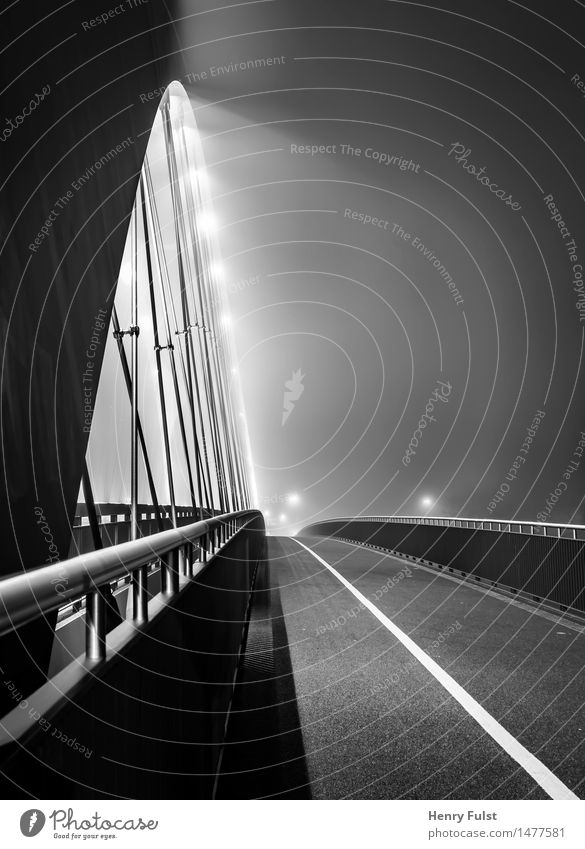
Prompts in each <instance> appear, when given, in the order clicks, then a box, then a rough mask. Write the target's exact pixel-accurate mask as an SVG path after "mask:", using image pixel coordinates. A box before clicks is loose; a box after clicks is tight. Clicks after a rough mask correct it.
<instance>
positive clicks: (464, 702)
mask: <svg viewBox="0 0 585 849" xmlns="http://www.w3.org/2000/svg"><path fill="white" fill-rule="evenodd" d="M291 539H292V540H293V542H296V543H297V544H298V545H300V546H301V547H302V548H304V549H305V550H306V551H308V552H309V554H312V555H313V557H314V558H315V560H318V561H319V563H321V564H322V565H323V566H325V568H326V569H328V570H329V571H330V572H331V573H332V574H333V575H335V577H336V578H337V580H338V581H341V583H342V584H343V586H344V587H346V588H347V589H348V590H349V591H350V592H351V593H353V595H354V596H355V597H356V598H357V599H358V600H359V601H361V603H362V604H363V605H364V607H367V609H368V610H369V611H370V613H373V614H374V616H375V617H376V619H378V621H379V622H381V623H382V625H384V626H385V627H386V628H387V629H388V630H389V631H390V632H391V633H392V634H394V636H395V637H396V638H397V639H398V640H400V642H401V643H402V645H403V646H404V647H405V648H406V649H408V651H409V652H410V653H411V654H412V655H414V657H416V659H417V660H418V661H419V663H421V664H422V665H423V666H424V667H425V669H427V670H428V671H429V672H430V673H431V675H433V676H434V677H435V678H436V679H437V681H438V682H439V684H441V685H442V686H443V687H444V688H445V690H447V692H448V693H449V695H451V696H452V697H453V698H454V699H455V701H457V702H459V704H460V705H461V707H462V708H463V709H464V710H466V711H467V713H468V714H469V715H470V716H471V717H472V718H473V719H474V720H475V721H476V722H477V723H478V724H479V725H481V727H482V728H483V729H484V731H485V732H486V733H487V734H489V735H490V737H491V738H492V739H493V740H495V741H496V743H497V744H498V745H499V746H501V747H502V749H504V751H505V752H507V754H509V755H510V757H511V758H513V759H514V760H515V761H516V763H518V764H520V766H521V767H522V769H524V770H526V772H527V773H528V774H529V775H530V776H532V778H533V779H534V780H535V781H536V783H537V784H539V785H540V786H541V787H542V789H543V790H544V791H545V792H546V793H548V795H549V796H550V797H551V799H575V800H577V801H579V797H578V796H576V795H575V794H574V793H573V791H572V790H570V789H569V788H568V787H567V786H566V784H563V782H562V781H561V780H560V779H559V778H557V776H556V775H555V774H554V773H553V772H551V771H550V769H549V768H548V767H546V766H545V765H544V764H543V763H542V762H541V761H539V760H538V758H537V757H535V756H534V755H533V754H532V753H531V752H529V751H528V749H525V748H524V746H523V745H522V743H519V742H518V740H516V738H515V737H513V736H512V735H511V734H510V733H509V732H508V731H506V729H505V728H504V727H503V726H502V725H500V723H499V722H498V721H497V720H496V719H494V717H493V716H492V715H491V714H489V713H488V712H487V710H485V708H483V707H482V706H481V705H480V704H479V702H476V701H475V699H474V698H473V697H472V696H470V695H469V693H468V692H467V691H466V690H464V689H463V687H461V686H460V685H459V684H458V683H457V681H455V680H454V679H453V678H451V676H450V675H449V674H448V673H447V672H445V670H444V669H442V668H441V667H440V666H439V664H438V663H436V662H435V661H434V660H433V659H432V658H431V657H429V655H428V654H427V653H426V652H424V651H423V650H422V649H421V648H420V647H419V646H417V644H416V643H415V642H414V640H411V639H410V637H408V636H407V635H406V634H405V633H404V631H401V630H400V628H398V627H397V626H396V625H395V624H394V623H393V622H392V620H390V619H388V617H387V616H385V615H384V614H383V613H382V611H381V610H378V608H377V607H376V605H375V604H372V602H371V601H370V600H369V599H367V598H366V596H365V595H362V593H360V591H359V590H356V588H355V587H354V586H353V584H351V583H350V582H349V581H348V580H346V579H345V578H344V577H343V575H341V574H340V573H339V572H338V571H337V569H334V568H333V566H330V565H329V563H327V562H326V561H325V560H323V558H322V557H319V555H318V554H315V552H314V551H313V550H312V549H310V548H309V547H308V546H306V545H305V544H304V543H302V542H300V540H298V539H295V538H294V537H291Z"/></svg>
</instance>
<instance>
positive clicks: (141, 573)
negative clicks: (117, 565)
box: [132, 566, 148, 625]
mask: <svg viewBox="0 0 585 849" xmlns="http://www.w3.org/2000/svg"><path fill="white" fill-rule="evenodd" d="M132 604H133V609H132V612H133V619H134V622H135V623H136V624H137V625H143V624H144V623H145V622H148V567H147V566H140V567H139V568H138V569H135V570H134V572H133V573H132Z"/></svg>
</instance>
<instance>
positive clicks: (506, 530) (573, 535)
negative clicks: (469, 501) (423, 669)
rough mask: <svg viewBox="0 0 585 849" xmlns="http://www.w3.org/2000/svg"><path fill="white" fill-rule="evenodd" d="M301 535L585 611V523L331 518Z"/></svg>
mask: <svg viewBox="0 0 585 849" xmlns="http://www.w3.org/2000/svg"><path fill="white" fill-rule="evenodd" d="M300 534H301V535H302V534H315V535H322V536H333V537H337V538H339V539H344V540H346V541H353V542H357V543H359V544H362V545H368V546H371V547H375V548H380V549H383V550H386V551H389V552H391V553H393V554H396V555H398V556H400V557H405V558H407V559H410V560H412V561H414V562H417V561H418V562H420V563H422V564H423V565H426V566H432V567H436V568H437V569H441V570H445V571H447V572H450V573H453V574H456V575H457V576H458V577H461V578H465V579H469V580H473V581H477V582H481V583H484V584H487V585H488V586H492V587H497V588H501V589H504V590H506V591H509V592H511V593H513V594H519V595H522V596H524V597H526V598H529V599H530V600H533V601H537V602H539V603H542V604H547V605H552V606H554V607H555V608H557V609H559V608H560V609H561V610H563V611H570V612H574V613H575V614H577V615H578V616H580V617H582V616H583V615H584V614H585V526H583V525H553V524H546V523H538V522H516V521H502V520H497V521H496V520H491V519H463V518H458V517H446V516H357V517H351V518H340V519H328V520H324V521H322V522H316V523H314V524H311V525H308V526H307V527H305V528H303V529H302V530H301V532H300Z"/></svg>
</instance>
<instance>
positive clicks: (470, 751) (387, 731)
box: [217, 537, 585, 799]
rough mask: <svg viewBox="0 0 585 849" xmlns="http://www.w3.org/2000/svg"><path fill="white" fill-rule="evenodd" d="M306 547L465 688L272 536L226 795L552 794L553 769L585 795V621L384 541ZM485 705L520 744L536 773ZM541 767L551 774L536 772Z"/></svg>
mask: <svg viewBox="0 0 585 849" xmlns="http://www.w3.org/2000/svg"><path fill="white" fill-rule="evenodd" d="M300 542H303V543H305V544H306V545H308V546H309V547H310V548H311V549H312V550H313V551H314V552H315V553H316V554H317V555H318V556H319V557H320V558H322V559H323V560H324V561H325V562H326V563H328V564H330V565H331V566H333V567H334V568H335V569H336V570H337V571H338V572H339V573H340V574H341V576H342V577H344V578H345V579H346V580H347V581H349V582H350V584H351V585H352V586H353V587H354V588H355V589H356V591H357V592H358V593H361V594H363V596H365V597H366V599H368V600H369V601H370V602H373V603H374V604H375V606H376V608H377V609H378V610H379V611H381V613H382V614H384V615H385V616H386V617H388V618H389V619H390V620H391V623H393V625H395V626H397V628H398V629H400V631H401V632H403V633H404V634H406V635H408V636H409V637H410V638H411V640H412V641H413V642H414V644H416V646H417V647H418V650H422V652H424V653H425V656H426V657H428V658H430V659H431V660H432V661H434V662H435V664H436V665H437V667H436V669H438V670H443V671H444V672H446V673H447V675H448V676H449V677H448V678H447V682H449V681H453V682H454V685H453V690H451V691H450V689H449V686H447V687H446V686H445V683H444V681H443V683H441V682H440V680H439V679H438V677H437V675H436V674H434V673H433V671H432V667H433V664H432V663H431V664H430V666H431V671H429V669H428V668H426V666H425V665H424V664H423V662H421V655H420V653H419V655H418V657H417V656H416V653H415V654H413V653H412V651H411V650H409V648H407V647H406V646H405V645H404V644H403V642H401V641H400V639H399V638H398V637H397V636H396V635H395V633H393V632H392V631H390V630H388V627H386V625H384V623H383V622H381V621H380V620H379V619H378V618H376V616H375V615H374V613H373V612H372V611H371V610H370V609H368V608H367V607H365V606H363V605H362V604H360V599H359V598H357V597H356V596H355V595H354V594H353V593H352V592H351V590H350V589H349V588H347V587H346V586H344V584H343V583H342V582H341V581H340V580H339V578H338V577H337V576H336V575H334V574H333V573H332V572H330V571H329V570H328V569H327V568H326V567H325V566H324V565H323V563H321V562H320V561H319V560H318V559H316V558H315V557H314V556H313V554H312V553H311V552H309V551H307V550H306V549H304V548H303V547H302V545H301V544H300V543H299V541H297V540H296V539H289V538H269V540H268V543H269V556H268V562H267V564H266V565H265V566H264V567H263V568H262V571H261V573H260V576H259V581H258V585H257V591H256V593H255V600H254V606H253V610H252V620H251V625H250V632H249V639H248V646H247V651H246V657H245V661H244V663H243V664H242V669H241V674H240V678H239V681H238V685H237V688H236V694H235V698H234V703H233V709H232V713H231V717H230V722H229V730H228V743H227V745H226V748H225V752H224V757H223V766H222V776H221V778H220V781H219V785H218V794H217V795H218V796H219V797H223V798H229V797H232V798H233V797H240V798H242V797H243V798H246V797H247V798H251V797H252V798H253V797H260V796H262V797H263V796H276V797H282V796H286V795H288V796H301V797H302V796H308V795H311V796H313V797H314V798H344V797H351V798H389V799H395V798H407V799H413V798H418V799H429V798H430V799H433V798H435V799H436V798H452V799H466V798H470V799H474V798H477V799H487V798H493V799H520V798H530V799H537V798H548V797H549V795H551V794H550V792H548V793H547V791H546V790H545V789H544V788H545V787H550V781H549V783H548V784H547V778H546V773H547V772H549V771H550V772H549V779H550V777H551V776H550V773H554V775H553V776H552V779H553V783H554V780H560V781H559V784H560V786H561V788H562V786H563V784H564V785H566V787H567V788H570V790H572V791H573V792H574V793H575V794H576V795H578V796H580V797H585V779H584V776H583V772H582V759H583V739H584V732H585V707H584V698H583V696H584V692H585V688H584V684H585V670H584V669H583V658H584V657H585V633H584V629H583V628H582V627H581V626H580V625H579V624H576V623H574V622H569V621H564V620H562V619H561V618H559V617H555V616H553V615H550V614H542V613H539V612H537V610H536V608H535V607H531V606H530V605H528V604H522V603H518V602H516V601H510V600H509V599H507V598H505V597H503V596H500V595H497V594H495V593H491V592H487V591H485V590H483V589H480V588H475V587H473V586H470V585H469V584H468V583H464V582H460V581H458V580H457V579H455V578H450V577H448V576H445V575H441V574H437V573H434V572H432V571H431V570H429V569H426V568H424V567H416V566H415V565H414V564H412V563H409V562H408V561H405V560H402V559H399V558H396V557H392V556H389V555H384V554H381V553H379V552H376V551H373V550H370V549H365V548H361V547H357V546H353V545H349V544H345V543H342V542H338V541H331V540H318V539H315V538H314V537H312V538H307V539H303V540H301V541H300ZM423 659H424V658H423ZM439 677H440V672H439ZM457 685H460V687H463V688H464V690H465V692H466V694H469V696H471V699H470V700H469V701H470V705H469V704H467V703H466V702H465V699H463V700H462V699H461V698H459V699H457V698H456V697H454V695H453V692H454V691H455V692H456V690H457ZM474 700H475V701H474ZM462 701H463V704H462ZM476 702H477V703H479V704H481V706H482V707H483V708H484V709H485V710H486V711H487V712H488V713H489V714H490V716H491V717H493V719H494V720H496V722H495V723H494V725H495V726H497V727H498V728H500V729H502V730H503V733H504V735H505V733H506V732H509V734H511V735H512V736H513V738H515V740H517V741H519V743H520V744H521V746H519V747H518V748H519V749H520V750H521V754H522V751H523V752H524V753H525V755H526V756H528V769H527V768H526V766H525V765H523V766H521V765H520V764H519V762H518V759H517V758H516V759H515V758H513V757H511V755H510V754H509V752H512V751H513V750H514V746H515V744H514V742H513V741H512V745H507V744H506V745H502V744H501V742H497V740H498V739H499V738H498V737H497V735H495V737H494V734H490V733H488V730H489V729H486V720H485V716H484V717H483V718H482V716H481V715H479V716H478V715H476V713H475V712H474V708H473V706H474V704H475V703H476ZM480 714H481V711H480ZM530 755H533V756H536V758H537V759H538V760H537V761H535V760H534V758H532V760H530ZM539 762H540V764H542V766H543V770H542V772H543V773H544V779H543V780H535V778H534V777H532V776H534V775H535V770H536V771H537V772H538V770H539ZM535 764H536V766H535ZM555 777H556V778H555ZM561 782H562V784H561ZM580 782H582V783H580Z"/></svg>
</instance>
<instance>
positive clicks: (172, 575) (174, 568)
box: [161, 548, 180, 596]
mask: <svg viewBox="0 0 585 849" xmlns="http://www.w3.org/2000/svg"><path fill="white" fill-rule="evenodd" d="M179 551H180V549H179V548H173V549H172V550H171V551H169V552H167V554H165V556H164V558H163V560H162V570H161V593H162V594H163V595H164V596H172V595H174V594H175V593H176V592H177V591H178V589H179Z"/></svg>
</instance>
